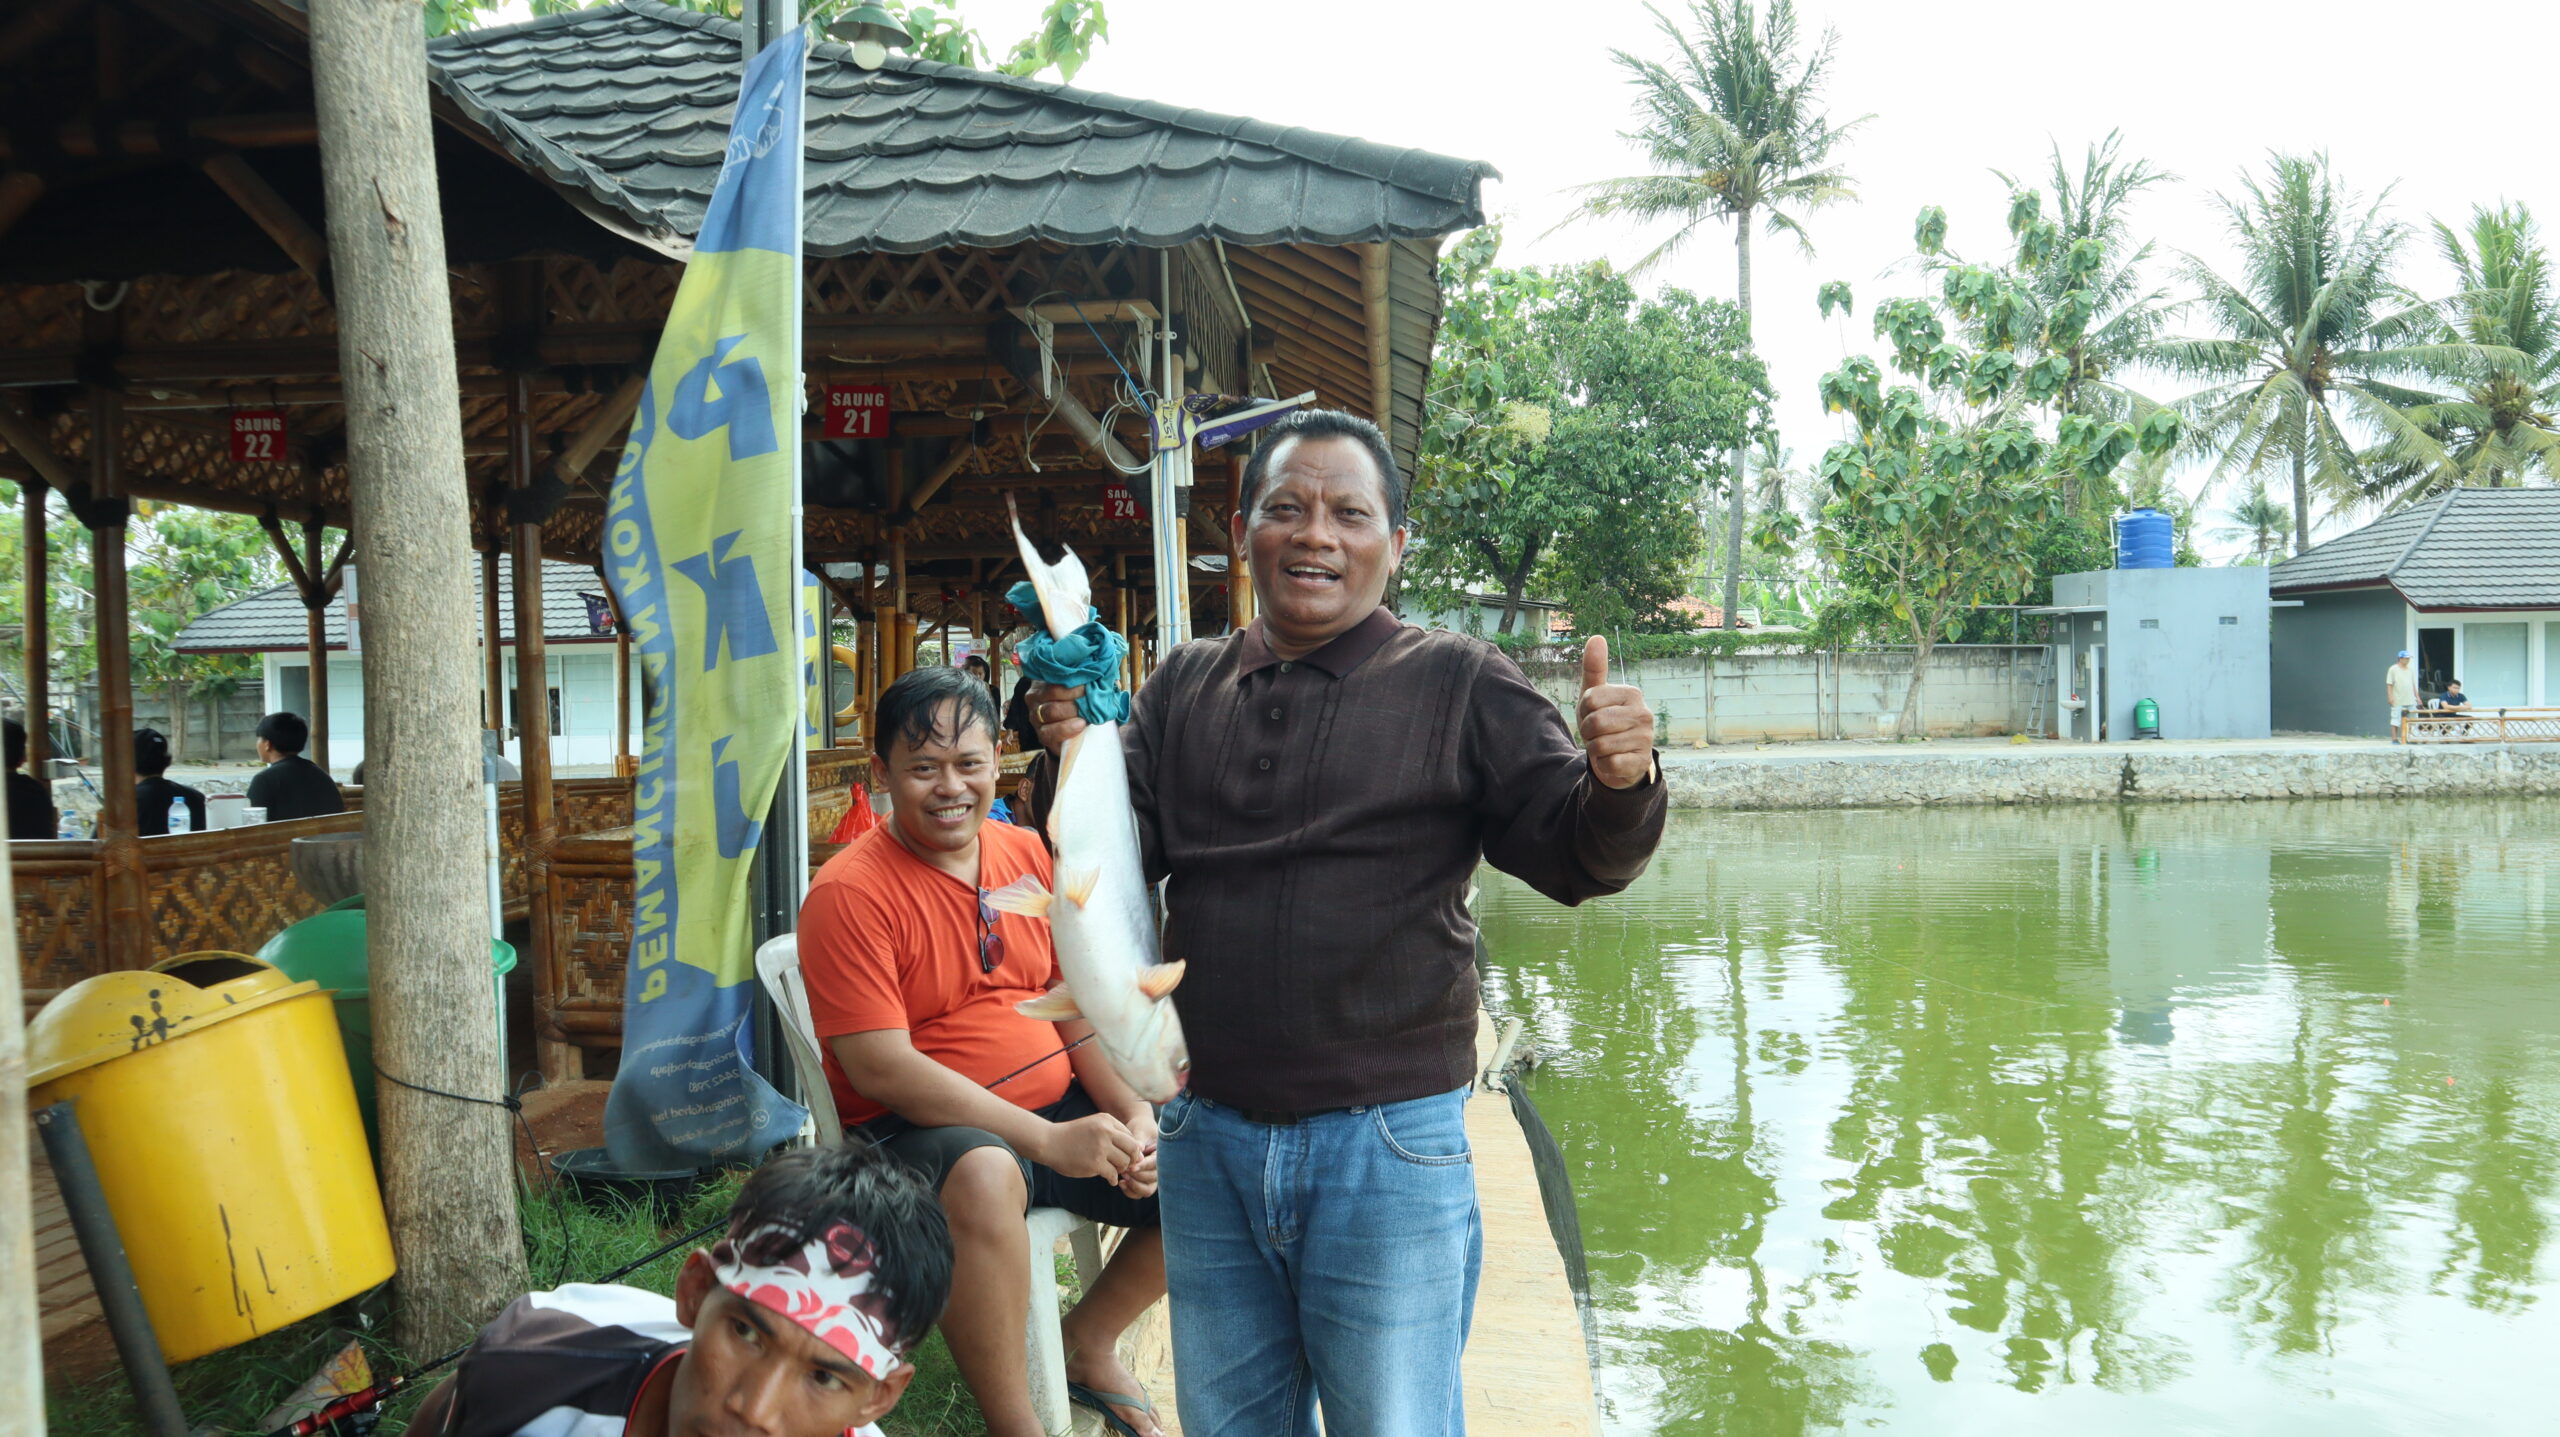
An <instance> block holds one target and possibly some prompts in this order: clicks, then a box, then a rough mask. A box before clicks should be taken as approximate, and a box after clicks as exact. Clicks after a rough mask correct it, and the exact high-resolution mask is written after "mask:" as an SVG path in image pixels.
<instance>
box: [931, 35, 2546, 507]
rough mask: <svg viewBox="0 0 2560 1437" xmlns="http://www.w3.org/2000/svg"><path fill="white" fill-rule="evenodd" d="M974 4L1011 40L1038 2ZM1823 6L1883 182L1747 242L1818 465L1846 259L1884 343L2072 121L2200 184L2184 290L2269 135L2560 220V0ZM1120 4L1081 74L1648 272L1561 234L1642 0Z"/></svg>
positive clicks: (1794, 431)
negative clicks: (1393, 161)
mask: <svg viewBox="0 0 2560 1437" xmlns="http://www.w3.org/2000/svg"><path fill="white" fill-rule="evenodd" d="M1675 3H1677V0H1675ZM959 8H960V10H961V11H962V13H963V14H964V15H966V16H967V17H968V19H969V20H970V21H971V22H972V23H974V24H976V25H977V26H978V28H979V29H980V30H981V31H982V32H983V33H984V34H985V35H986V36H987V38H988V40H989V42H990V44H991V45H993V46H994V47H995V48H997V49H998V50H999V51H1001V50H1002V49H1003V48H1004V47H1005V46H1007V45H1009V44H1010V43H1011V42H1012V40H1013V39H1014V38H1015V37H1017V36H1019V35H1021V34H1023V33H1025V32H1026V31H1027V30H1028V29H1029V27H1030V23H1031V19H1032V17H1033V16H1035V15H1036V14H1037V13H1038V11H1039V9H1040V0H961V3H960V6H959ZM1801 13H1802V17H1803V20H1804V23H1805V26H1806V28H1807V29H1808V30H1809V31H1811V32H1813V33H1815V34H1817V35H1818V34H1819V32H1820V31H1821V30H1822V28H1824V27H1825V26H1831V27H1836V28H1837V30H1838V31H1839V37H1840V40H1839V51H1838V59H1837V63H1836V66H1835V68H1834V71H1833V79H1832V82H1831V87H1830V96H1829V97H1830V107H1831V112H1832V113H1833V114H1834V115H1835V116H1838V117H1840V118H1843V119H1846V118H1850V117H1854V116H1857V115H1862V114H1864V115H1872V116H1873V118H1872V119H1871V120H1869V121H1868V123H1867V124H1866V126H1865V127H1864V128H1863V129H1862V130H1861V131H1860V132H1859V134H1858V135H1857V136H1856V137H1855V139H1854V140H1853V141H1852V142H1851V143H1850V145H1849V146H1848V147H1847V149H1846V150H1845V152H1844V153H1843V155H1842V159H1843V160H1844V161H1845V162H1846V163H1847V165H1848V167H1849V169H1850V171H1851V172H1852V173H1853V174H1854V175H1855V176H1856V178H1857V180H1858V185H1859V191H1860V194H1861V198H1860V199H1859V200H1858V201H1857V202H1855V203H1853V204H1849V205H1843V206H1839V207H1836V208H1834V209H1831V210H1827V211H1824V212H1822V213H1820V214H1818V215H1815V216H1813V217H1812V219H1811V229H1812V232H1813V236H1814V242H1815V244H1816V245H1817V247H1818V251H1819V252H1818V254H1816V255H1815V256H1814V257H1812V258H1806V257H1804V256H1802V255H1801V254H1800V253H1798V252H1797V251H1796V249H1795V247H1794V245H1793V243H1792V242H1791V241H1777V240H1771V239H1769V238H1767V237H1766V236H1762V237H1760V238H1759V239H1758V240H1757V241H1756V242H1755V246H1754V258H1755V265H1754V274H1755V278H1754V285H1753V288H1754V296H1753V298H1754V301H1755V304H1754V309H1755V314H1754V327H1755V329H1756V332H1757V335H1758V338H1759V343H1760V346H1761V350H1762V353H1763V354H1765V355H1766V356H1767V357H1768V360H1769V364H1770V370H1771V375H1772V378H1773V379H1774V380H1775V382H1776V384H1777V387H1778V390H1779V401H1780V403H1779V419H1780V424H1781V426H1782V428H1783V430H1784V433H1785V436H1786V441H1787V443H1788V444H1789V445H1790V446H1792V447H1793V449H1794V450H1795V451H1796V457H1797V462H1798V463H1800V464H1807V465H1809V464H1810V463H1811V462H1812V461H1813V460H1814V459H1816V458H1818V457H1819V455H1820V454H1821V452H1822V450H1823V449H1825V448H1827V447H1828V446H1829V445H1830V444H1831V443H1832V442H1834V440H1835V439H1836V438H1837V437H1839V424H1840V421H1839V420H1838V419H1837V418H1836V417H1829V416H1825V415H1824V414H1823V413H1822V412H1821V408H1820V405H1819V403H1818V401H1816V399H1815V398H1814V393H1815V385H1816V383H1817V381H1818V380H1819V379H1820V377H1821V375H1822V373H1823V372H1824V371H1825V370H1827V369H1829V368H1830V367H1832V366H1833V365H1835V364H1837V363H1838V361H1839V359H1840V356H1841V345H1842V338H1843V336H1842V331H1841V329H1840V327H1839V326H1838V325H1837V324H1836V323H1835V322H1827V321H1824V320H1822V319H1821V318H1819V316H1818V315H1817V314H1816V312H1815V309H1814V302H1813V299H1814V290H1815V287H1816V286H1817V285H1819V284H1821V283H1822V282H1823V281H1825V280H1830V279H1845V280H1848V281H1849V282H1850V284H1851V285H1852V287H1853V288H1854V290H1855V292H1856V296H1857V304H1858V318H1857V320H1856V321H1855V322H1853V323H1852V324H1851V325H1850V326H1849V327H1848V329H1847V333H1846V338H1847V341H1848V343H1850V344H1851V345H1853V346H1856V347H1860V348H1867V347H1870V344H1871V341H1870V339H1869V333H1870V331H1869V330H1868V327H1867V317H1868V316H1869V315H1870V314H1871V313H1872V312H1873V307H1874V305H1875V304H1876V302H1877V301H1878V300H1881V299H1886V298H1891V297H1893V296H1895V295H1898V294H1905V293H1914V292H1917V287H1916V282H1915V281H1914V280H1913V278H1912V277H1911V276H1909V275H1908V274H1907V273H1900V274H1894V275H1886V274H1884V273H1883V271H1884V270H1885V269H1886V268H1887V267H1888V266H1891V265H1893V264H1895V263H1896V262H1897V261H1898V260H1900V259H1902V258H1903V257H1905V256H1907V255H1908V254H1909V253H1910V248H1911V222H1912V218H1913V216H1914V215H1915V214H1916V213H1917V212H1918V210H1919V209H1920V207H1921V206H1922V205H1924V204H1939V205H1943V206H1945V208H1946V210H1947V213H1948V217H1949V221H1950V225H1949V243H1950V244H1951V245H1952V246H1953V247H1955V248H1956V249H1958V250H1959V251H1961V252H1963V253H1966V254H1967V255H1980V256H1985V257H1996V256H1997V254H1998V253H1999V252H2000V251H2001V250H2002V248H2003V246H2004V244H2005V241H2006V239H2007V234H2006V231H2005V228H2004V225H2003V221H2004V217H2005V211H2006V206H2005V199H2006V194H2007V191H2006V188H2005V187H2004V186H2003V185H2002V184H2001V183H2000V181H1999V180H1998V179H1997V178H1995V177H1994V176H1993V175H1992V174H1991V171H1992V170H1994V169H2003V170H2007V171H2009V172H2011V173H2012V174H2022V175H2023V174H2025V173H2033V174H2035V175H2036V176H2037V177H2039V178H2040V177H2041V175H2042V173H2043V169H2044V166H2045V163H2046V156H2047V153H2048V148H2049V146H2050V145H2051V144H2053V143H2057V142H2058V143H2059V144H2060V145H2061V146H2062V147H2063V150H2064V153H2065V154H2066V156H2068V157H2069V158H2070V159H2071V161H2072V162H2073V164H2074V165H2075V167H2076V165H2077V163H2078V160H2079V157H2080V155H2081V152H2082V150H2083V149H2084V148H2085V147H2086V146H2087V145H2088V144H2089V142H2091V141H2093V140H2096V139H2098V138H2100V137H2102V136H2104V135H2105V134H2106V133H2107V132H2108V131H2109V130H2121V131H2122V132H2123V134H2124V137H2125V148H2126V151H2127V152H2128V153H2129V154H2132V155H2136V156H2140V157H2143V158H2145V159H2148V160H2150V161H2151V162H2153V163H2154V164H2156V165H2158V166H2160V167H2161V168H2164V169H2166V170H2168V171H2170V172H2171V173H2173V174H2175V175H2177V176H2179V177H2180V178H2179V180H2178V181H2177V182H2176V183H2174V184H2170V185H2164V186H2162V187H2160V188H2158V189H2156V190H2154V191H2153V192H2152V193H2151V195H2150V197H2149V198H2148V199H2146V200H2145V201H2144V202H2143V203H2142V204H2141V206H2140V207H2139V208H2138V209H2137V211H2136V223H2137V227H2138V228H2139V229H2140V230H2142V231H2143V232H2144V233H2147V234H2149V235H2151V236H2152V237H2154V238H2155V239H2156V241H2157V242H2158V245H2159V250H2160V254H2159V257H2158V258H2157V259H2156V260H2155V262H2154V266H2153V269H2154V271H2155V272H2156V275H2157V282H2158V283H2160V284H2163V285H2173V286H2174V275H2173V273H2172V266H2173V265H2174V263H2175V262H2176V259H2177V251H2180V250H2187V251H2192V252H2194V253H2196V254H2198V255H2200V256H2202V257H2203V258H2204V259H2206V260H2207V261H2208V262H2209V263H2212V264H2214V265H2215V266H2216V267H2217V268H2221V269H2223V270H2224V272H2225V273H2229V272H2230V270H2229V264H2228V259H2229V250H2228V247H2227V245H2226V243H2225V241H2224V236H2223V230H2222V225H2221V222H2220V220H2219V219H2218V217H2217V216H2216V215H2215V213H2214V211H2213V210H2212V208H2211V204H2210V195H2211V193H2212V192H2213V191H2216V190H2223V191H2228V190H2231V189H2232V188H2233V179H2234V177H2235V176H2236V175H2237V174H2238V173H2239V172H2240V171H2241V170H2242V169H2244V168H2255V167H2259V166H2262V165H2263V163H2264V160H2265V156H2266V154H2267V152H2268V151H2269V150H2271V149H2291V150H2306V151H2307V150H2320V149H2325V150H2326V151H2327V152H2328V153H2329V155H2330V156H2331V158H2332V159H2333V161H2334V162H2335V164H2336V167H2337V169H2338V171H2339V173H2340V174H2342V175H2343V176H2344V177H2345V178H2346V179H2347V180H2348V181H2349V183H2350V184H2352V185H2354V186H2355V187H2356V188H2358V189H2360V190H2361V191H2363V192H2364V193H2366V194H2367V195H2373V194H2378V193H2379V192H2380V191H2382V190H2383V189H2384V188H2385V187H2389V188H2390V189H2391V191H2392V193H2391V202H2392V209H2393V211H2394V212H2395V213H2396V214H2397V215H2399V216H2400V217H2401V218H2402V219H2404V220H2407V221H2409V222H2410V223H2411V224H2412V225H2413V226H2417V227H2420V228H2421V229H2423V227H2424V225H2425V222H2426V221H2427V220H2428V219H2430V218H2432V217H2437V216H2441V217H2444V218H2447V219H2451V220H2457V221H2458V220H2459V219H2460V218H2462V217H2463V216H2465V215H2467V214H2468V213H2469V210H2470V207H2471V206H2472V204H2474V203H2475V202H2485V201H2494V200H2496V199H2498V198H2500V197H2502V196H2503V197H2506V198H2510V199H2515V200H2520V201H2523V202H2526V203H2528V204H2531V205H2533V206H2535V207H2536V208H2537V209H2539V210H2544V211H2546V212H2548V214H2549V216H2550V218H2551V220H2552V221H2553V222H2554V223H2560V196H2550V195H2546V194H2545V193H2544V192H2545V191H2546V190H2549V189H2550V188H2551V183H2552V182H2551V180H2550V178H2549V177H2550V174H2551V171H2550V169H2549V167H2548V166H2547V165H2544V164H2542V163H2540V159H2539V157H2540V154H2541V146H2540V137H2541V135H2542V134H2543V132H2544V130H2545V128H2546V124H2547V122H2546V120H2545V118H2544V115H2543V111H2544V110H2545V109H2546V108H2547V102H2546V100H2545V99H2544V98H2543V96H2542V94H2541V93H2540V92H2541V90H2542V88H2543V87H2542V85H2541V83H2540V82H2539V80H2538V79H2536V78H2535V77H2534V71H2535V70H2536V69H2537V68H2538V67H2540V66H2541V65H2543V64H2544V63H2545V60H2546V59H2547V57H2548V56H2550V55H2552V54H2553V53H2555V45H2560V6H2553V5H2548V4H2526V5H2514V4H2508V5H2500V6H2495V7H2492V6H2489V5H2486V4H2479V3H2465V0H2440V3H2435V4H2430V5H2423V6H2420V7H2417V8H2416V9H2414V10H2413V9H2411V8H2409V7H2406V6H2393V7H2390V8H2388V9H2386V8H2385V7H2383V6H2381V5H2378V4H2370V3H2349V0H2330V3H2326V4H2317V5H2305V4H2300V3H2276V2H2275V0H2128V3H2116V4H2094V5H2073V4H2057V3H2052V0H2037V3H2028V0H1920V3H1914V0H1808V3H1806V4H1805V5H1804V6H1803V9H1802V12H1801ZM1110 16H1111V24H1112V38H1111V39H1110V41H1109V42H1108V43H1107V44H1106V45H1105V46H1104V47H1103V48H1102V50H1101V51H1100V52H1099V53H1098V54H1097V56H1096V57H1095V59H1094V60H1093V62H1092V63H1091V64H1090V65H1088V66H1086V67H1085V69H1084V71H1083V72H1082V73H1081V74H1079V75H1078V76H1077V83H1078V84H1080V85H1085V86H1089V87H1091V88H1094V89H1099V90H1106V91H1110V92H1113V93H1117V94H1123V95H1132V96H1145V97H1149V98H1154V99H1159V100H1166V101H1171V102H1175V103H1181V104H1190V105H1197V106H1200V107H1202V108H1204V109H1210V110H1216V111H1220V112H1224V113H1227V114H1238V115H1248V116H1252V117H1254V118H1257V119H1265V120H1275V121H1281V122H1285V123H1292V124H1303V125H1308V126H1311V127H1315V128H1319V129H1325V130H1331V131H1335V132H1338V133H1343V134H1351V135H1357V136H1360V137H1362V138H1364V139H1370V140H1376V141H1379V142H1381V143H1386V144H1396V145H1413V146H1419V147H1422V148H1426V149H1431V150H1436V151H1439V152H1441V153H1443V154H1449V155H1456V156H1461V157H1465V158H1470V159H1481V160H1486V161H1490V162H1491V163H1492V164H1493V165H1495V166H1496V167H1497V168H1499V169H1500V170H1501V171H1502V176H1503V178H1502V179H1501V180H1500V181H1498V182H1495V183H1493V184H1492V185H1490V186H1489V187H1488V191H1487V204H1488V209H1489V210H1490V211H1491V212H1492V213H1493V214H1494V215H1495V216H1496V217H1498V218H1500V219H1502V220H1504V221H1505V223H1506V233H1507V235H1508V243H1507V245H1506V250H1505V253H1506V257H1507V258H1508V259H1510V260H1511V261H1513V262H1538V263H1551V262H1561V261H1570V260H1580V259H1586V258H1590V257H1594V256H1604V255H1605V256H1606V257H1608V258H1610V259H1612V260H1614V261H1616V262H1617V263H1619V264H1621V265H1625V264H1631V263H1633V262H1634V261H1636V260H1637V259H1639V258H1641V257H1642V256H1644V255H1645V254H1647V253H1649V252H1650V251H1651V249H1652V248H1653V246H1654V244H1655V243H1656V242H1658V240H1659V239H1660V235H1659V234H1648V233H1642V232H1638V231H1637V230H1635V229H1633V228H1630V227H1626V226H1616V225H1597V224H1576V225H1573V226H1571V227H1569V228H1566V229H1564V230H1562V231H1560V232H1556V233H1553V234H1550V233H1548V232H1549V231H1550V230H1551V229H1552V228H1553V227H1554V226H1555V225H1556V223H1557V221H1558V220H1560V219H1562V218H1563V217H1564V216H1565V215H1566V213H1567V212H1568V211H1570V209H1571V208H1572V206H1573V199H1572V195H1571V191H1572V190H1573V188H1574V187H1575V186H1578V185H1583V184H1588V183H1590V182H1591V181H1594V180H1599V179H1605V178H1608V177H1611V176H1614V175H1619V174H1625V173H1630V172H1632V171H1633V170H1635V169H1636V168H1638V157H1637V156H1636V154H1635V153H1634V151H1633V150H1632V149H1630V147H1628V146H1627V145H1626V143H1625V142H1624V141H1623V140H1621V139H1620V138H1619V134H1620V132H1621V131H1622V130H1624V129H1625V128H1626V127H1627V125H1628V123H1629V98H1630V91H1629V88H1628V86H1627V84H1626V82H1625V79H1624V72H1623V71H1622V70H1620V69H1619V67H1618V66H1617V65H1615V64H1614V63H1613V62H1612V61H1611V60H1610V57H1609V51H1610V49H1611V48H1612V47H1613V46H1619V47H1626V48H1630V49H1639V50H1645V51H1655V52H1659V51H1660V49H1661V45H1660V41H1659V38H1658V36H1657V34H1656V32H1655V30H1654V24H1653V19H1652V17H1651V16H1650V15H1648V14H1647V13H1646V11H1645V8H1644V6H1643V5H1642V4H1641V3H1640V0H1539V3H1534V4H1532V3H1526V0H1469V3H1449V0H1441V3H1425V0H1297V3H1294V4H1289V5H1285V6H1284V5H1268V6H1259V5H1258V6H1246V5H1236V4H1221V3H1207V0H1110ZM2414 47H2426V48H2427V50H2429V51H2430V52H2431V55H2432V57H2431V58H2427V57H2420V56H2413V54H2412V50H2413V48H2414ZM2408 255H2409V258H2408V260H2407V262H2406V263H2405V264H2404V265H2403V270H2402V278H2403V280H2404V281H2405V282H2407V283H2409V284H2411V285H2413V286H2415V287H2416V288H2418V289H2419V290H2420V291H2422V292H2424V293H2427V294H2431V295H2432V294H2441V293H2442V292H2443V291H2444V290H2445V289H2446V288H2447V287H2449V283H2450V277H2449V276H2450V272H2449V271H2448V270H2447V269H2446V268H2445V267H2444V266H2443V265H2442V264H2441V263H2440V262H2439V261H2438V260H2437V259H2436V258H2435V256H2434V250H2433V245H2432V243H2430V242H2427V240H2426V237H2425V236H2424V235H2423V234H2422V235H2421V236H2420V237H2419V238H2418V239H2417V240H2415V241H2413V243H2412V244H2411V246H2410V248H2409V251H2408ZM1658 276H1659V280H1660V281H1661V282H1664V283H1671V284H1678V285H1682V286H1684V287H1687V288H1691V289H1694V290H1697V291H1699V292H1702V293H1706V294H1712V295H1717V296H1722V297H1725V298H1731V297H1732V294H1733V249H1732V241H1731V232H1730V230H1729V229H1724V228H1722V227H1718V228H1716V229H1713V230H1710V231H1708V232H1706V233H1703V234H1701V235H1700V236H1699V238H1698V239H1697V240H1696V241H1695V242H1694V243H1693V244H1692V245H1691V247H1690V248H1689V249H1688V250H1687V251H1686V252H1684V253H1682V254H1680V255H1678V256H1676V257H1674V258H1673V259H1671V260H1670V261H1668V262H1666V263H1665V264H1664V265H1663V266H1662V267H1661V268H1660V270H1659V271H1658ZM2159 389H2160V392H2158V393H2157V394H2156V395H2155V397H2159V398H2164V399H2165V398H2170V397H2174V395H2173V394H2172V393H2171V392H2169V391H2168V389H2167V387H2166V386H2159ZM2200 477H2201V476H2188V481H2189V482H2190V484H2192V483H2193V482H2194V481H2195V480H2196V479H2198V478H2200ZM2230 487H2236V486H2226V488H2230ZM2220 503H2221V500H2220V498H2219V497H2217V499H2216V501H2215V507H2216V508H2217V509H2218V508H2219V507H2220ZM2359 522H2361V518H2360V517H2356V518H2350V519H2349V520H2348V521H2347V524H2346V527H2352V526H2353V524H2355V523H2359ZM2208 527H2209V526H2208ZM2338 527H2340V526H2339V525H2338V524H2337V523H2335V522H2331V523H2329V524H2326V525H2324V528H2325V529H2327V530H2328V531H2329V532H2335V531H2336V529H2337V528H2338ZM2204 547H2205V548H2206V550H2207V552H2208V553H2229V552H2232V551H2233V550H2234V548H2235V546H2233V545H2231V544H2229V543H2217V542H2210V541H2208V542H2207V543H2206V544H2205V545H2204Z"/></svg>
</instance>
